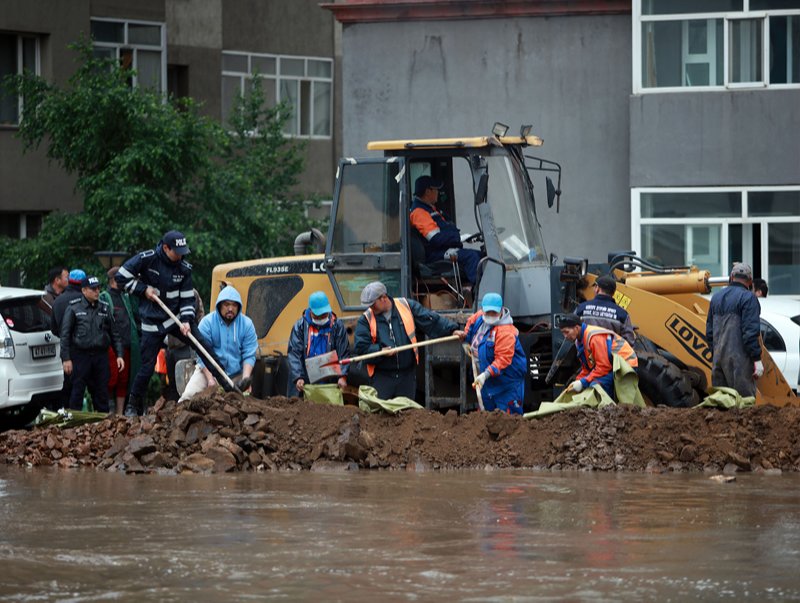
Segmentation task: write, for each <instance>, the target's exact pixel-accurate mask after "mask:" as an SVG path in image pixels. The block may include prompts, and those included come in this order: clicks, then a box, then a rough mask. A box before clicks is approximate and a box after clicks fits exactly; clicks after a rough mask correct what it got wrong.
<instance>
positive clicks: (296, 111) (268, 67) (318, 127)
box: [222, 51, 333, 138]
mask: <svg viewBox="0 0 800 603" xmlns="http://www.w3.org/2000/svg"><path fill="white" fill-rule="evenodd" d="M256 73H257V74H258V75H259V76H260V77H261V85H262V87H263V92H264V98H265V99H266V104H267V107H274V106H276V105H277V104H278V103H281V102H284V101H286V102H287V103H288V104H289V105H290V106H291V108H292V112H291V114H290V115H289V117H288V119H287V121H286V124H285V126H284V132H285V133H286V134H287V135H288V136H297V137H302V138H330V137H331V132H332V129H333V60H332V59H325V58H318V57H296V56H283V55H271V54H253V53H243V52H232V51H225V52H223V53H222V121H223V123H228V122H229V120H230V116H231V111H232V110H233V106H234V102H235V100H236V97H237V96H238V95H246V94H247V93H248V89H249V86H248V83H249V82H250V80H251V79H252V78H253V76H254V75H255V74H256Z"/></svg>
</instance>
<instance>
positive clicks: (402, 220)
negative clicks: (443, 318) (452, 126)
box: [325, 136, 550, 317]
mask: <svg viewBox="0 0 800 603" xmlns="http://www.w3.org/2000/svg"><path fill="white" fill-rule="evenodd" d="M538 144H541V141H540V140H539V139H538V138H536V137H534V136H528V137H525V138H520V137H506V138H500V139H498V138H494V137H492V138H488V137H479V138H464V139H436V140H400V141H379V142H372V143H369V145H368V149H370V150H375V151H382V152H383V153H384V157H382V158H370V159H355V158H345V159H343V160H342V161H341V163H340V165H339V170H338V173H337V179H336V187H335V190H334V203H333V211H332V218H331V227H330V232H329V237H328V244H327V248H326V254H325V256H326V257H325V264H326V268H327V270H328V275H329V277H330V279H331V283H332V286H333V289H334V291H335V293H336V296H337V298H338V299H339V302H340V304H341V305H342V307H343V308H347V309H352V310H356V309H358V308H359V307H360V302H359V297H360V292H361V290H362V289H363V287H364V286H365V285H366V284H367V283H368V282H370V281H374V280H381V281H382V282H383V283H384V284H385V285H386V287H387V289H388V291H389V294H390V295H392V296H398V295H399V296H404V297H411V298H415V299H417V300H418V301H420V302H421V303H423V304H424V305H427V306H429V307H433V308H434V309H436V310H437V311H443V312H448V311H454V312H457V311H471V310H472V309H473V308H474V307H475V302H476V300H479V299H480V298H481V297H482V295H483V293H485V292H487V291H498V292H501V293H503V294H504V295H505V296H506V298H507V299H508V300H509V302H510V305H509V307H510V309H511V312H512V314H514V315H515V316H520V317H534V316H544V315H549V312H550V295H549V274H548V271H549V258H548V256H547V253H546V250H545V247H544V243H543V240H542V235H541V228H540V226H539V223H538V220H537V218H536V207H535V203H534V198H533V188H532V184H531V180H530V179H529V178H528V173H527V170H526V166H525V159H524V158H523V151H522V149H523V148H524V147H526V146H529V145H538ZM423 175H427V176H432V177H433V178H435V179H437V180H440V181H441V182H442V183H443V185H444V186H443V187H442V189H441V190H440V191H439V199H438V202H437V209H439V210H441V211H443V212H444V213H445V214H446V216H447V217H448V219H449V220H450V221H452V222H454V223H455V224H456V226H457V227H458V228H459V230H460V231H461V234H462V237H463V236H464V235H475V236H474V237H473V238H472V240H471V242H466V243H465V246H466V247H471V248H473V249H480V250H481V251H482V255H483V256H484V258H483V259H482V261H481V266H480V267H479V271H478V274H479V278H478V283H474V284H472V286H464V283H463V281H464V279H463V276H464V275H463V274H462V275H461V276H462V279H461V280H462V283H461V285H462V286H460V287H459V283H458V280H457V279H456V278H454V275H453V268H454V267H453V266H452V265H451V266H450V267H449V268H450V270H449V271H448V265H447V264H448V262H446V261H442V262H438V261H437V262H434V264H433V265H432V264H431V262H426V261H424V252H425V244H426V241H425V240H424V239H422V237H421V236H420V235H419V233H418V232H417V231H416V229H415V228H414V227H413V226H412V225H411V224H410V220H409V215H410V211H411V206H412V203H413V198H414V195H413V193H414V184H415V182H416V180H417V178H419V177H420V176H423ZM534 293H537V294H538V295H534Z"/></svg>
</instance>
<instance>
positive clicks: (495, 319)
mask: <svg viewBox="0 0 800 603" xmlns="http://www.w3.org/2000/svg"><path fill="white" fill-rule="evenodd" d="M483 322H485V323H486V324H487V325H496V324H497V323H498V322H500V317H499V316H486V315H484V316H483Z"/></svg>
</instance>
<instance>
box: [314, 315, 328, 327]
mask: <svg viewBox="0 0 800 603" xmlns="http://www.w3.org/2000/svg"><path fill="white" fill-rule="evenodd" d="M311 322H313V323H314V324H315V325H317V326H318V327H324V326H325V325H326V324H328V317H327V316H326V317H325V318H312V319H311Z"/></svg>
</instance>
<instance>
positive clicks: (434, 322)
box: [354, 281, 463, 400]
mask: <svg viewBox="0 0 800 603" xmlns="http://www.w3.org/2000/svg"><path fill="white" fill-rule="evenodd" d="M361 305H363V306H367V310H366V311H365V312H364V314H363V315H361V317H359V319H358V323H357V324H356V331H355V346H354V347H355V353H356V355H359V356H360V355H362V354H371V353H373V352H380V351H381V350H386V349H391V348H396V347H399V346H401V345H408V344H409V343H416V342H417V331H422V332H423V333H424V334H425V335H426V336H427V337H430V338H436V337H445V336H447V335H451V334H452V335H458V336H459V337H461V336H463V332H462V331H459V330H458V325H457V324H456V323H454V322H452V321H451V320H448V319H447V318H444V317H443V316H440V315H439V314H437V313H436V312H433V311H431V310H428V309H426V308H423V307H422V306H421V305H420V304H419V303H417V302H415V301H414V300H411V299H405V298H403V297H398V298H395V299H392V298H391V297H389V295H387V293H386V287H385V286H384V284H383V283H381V282H378V281H375V282H372V283H370V284H368V285H367V286H366V287H364V290H363V291H362V292H361ZM373 362H374V364H367V373H368V374H369V376H370V378H371V380H372V386H373V387H374V388H375V389H376V390H377V392H378V397H379V398H381V399H383V400H388V399H390V398H395V397H397V396H405V397H406V398H411V399H412V400H413V399H414V397H415V394H416V391H417V363H418V362H419V352H418V350H417V349H416V348H414V349H412V350H405V351H402V352H398V353H392V354H391V355H388V356H385V357H382V358H376V359H374V360H373Z"/></svg>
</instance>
